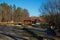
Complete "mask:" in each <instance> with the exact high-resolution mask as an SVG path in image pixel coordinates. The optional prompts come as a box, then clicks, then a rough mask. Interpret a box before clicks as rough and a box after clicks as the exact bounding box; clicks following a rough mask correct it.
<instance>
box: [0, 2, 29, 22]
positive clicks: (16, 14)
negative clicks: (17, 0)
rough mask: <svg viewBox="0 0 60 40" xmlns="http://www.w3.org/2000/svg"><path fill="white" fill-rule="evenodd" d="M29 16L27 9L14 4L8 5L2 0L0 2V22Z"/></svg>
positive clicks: (18, 20) (21, 19) (20, 19)
mask: <svg viewBox="0 0 60 40" xmlns="http://www.w3.org/2000/svg"><path fill="white" fill-rule="evenodd" d="M27 17H29V13H28V10H27V9H22V8H21V7H16V5H15V4H14V5H8V4H7V3H5V2H3V3H0V22H11V21H12V20H13V21H14V22H21V21H23V19H24V18H27Z"/></svg>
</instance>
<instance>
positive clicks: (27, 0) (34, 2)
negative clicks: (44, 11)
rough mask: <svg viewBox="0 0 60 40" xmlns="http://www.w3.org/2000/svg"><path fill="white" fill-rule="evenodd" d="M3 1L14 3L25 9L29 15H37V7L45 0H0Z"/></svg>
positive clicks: (38, 13)
mask: <svg viewBox="0 0 60 40" xmlns="http://www.w3.org/2000/svg"><path fill="white" fill-rule="evenodd" d="M3 2H5V3H7V4H9V5H13V4H15V5H16V7H21V8H23V9H27V10H28V12H29V14H30V16H39V15H40V12H39V7H40V6H41V5H43V4H42V3H44V2H45V0H0V3H3Z"/></svg>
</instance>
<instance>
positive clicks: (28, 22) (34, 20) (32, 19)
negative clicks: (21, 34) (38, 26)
mask: <svg viewBox="0 0 60 40" xmlns="http://www.w3.org/2000/svg"><path fill="white" fill-rule="evenodd" d="M39 21H40V20H39V19H36V18H25V19H24V24H35V23H38V22H39Z"/></svg>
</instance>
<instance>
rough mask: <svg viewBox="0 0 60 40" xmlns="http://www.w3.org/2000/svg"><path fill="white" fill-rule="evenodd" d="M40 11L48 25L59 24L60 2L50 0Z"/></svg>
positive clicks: (59, 0) (58, 0)
mask: <svg viewBox="0 0 60 40" xmlns="http://www.w3.org/2000/svg"><path fill="white" fill-rule="evenodd" d="M46 1H47V0H46ZM39 11H40V12H41V13H42V15H43V16H44V17H45V19H46V21H47V23H55V24H58V20H59V19H58V18H60V17H59V15H60V0H48V1H47V2H46V3H45V4H43V5H42V7H40V9H39Z"/></svg>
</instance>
